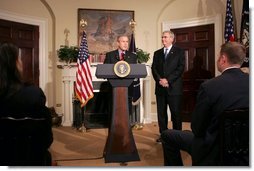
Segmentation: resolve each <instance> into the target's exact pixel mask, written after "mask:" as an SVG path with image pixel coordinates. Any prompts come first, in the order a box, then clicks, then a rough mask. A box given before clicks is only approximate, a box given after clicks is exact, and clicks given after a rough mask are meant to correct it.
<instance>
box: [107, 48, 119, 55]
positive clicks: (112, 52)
mask: <svg viewBox="0 0 254 171" xmlns="http://www.w3.org/2000/svg"><path fill="white" fill-rule="evenodd" d="M116 52H117V49H116V50H112V51H109V52H107V53H106V55H109V54H114V53H116Z"/></svg>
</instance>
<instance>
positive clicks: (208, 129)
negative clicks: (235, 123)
mask: <svg viewBox="0 0 254 171" xmlns="http://www.w3.org/2000/svg"><path fill="white" fill-rule="evenodd" d="M245 55H246V50H245V47H244V46H243V45H241V44H240V43H237V42H228V43H225V44H223V45H222V46H221V50H220V54H219V57H218V60H217V69H218V71H220V72H221V73H222V74H221V75H220V76H217V77H215V78H213V79H210V80H208V81H206V82H204V83H202V84H201V86H200V89H199V92H198V96H197V103H196V106H195V108H194V111H193V113H192V120H191V130H192V131H188V130H185V131H180V130H172V129H168V130H165V131H164V132H162V134H161V138H162V145H163V154H164V165H165V166H182V165H183V162H182V158H181V153H180V150H184V151H187V152H188V153H189V154H190V155H191V157H192V165H196V166H197V165H198V166H201V165H202V166H216V165H220V156H219V154H220V150H221V149H220V148H219V132H218V131H219V117H220V115H221V114H222V113H223V112H224V111H225V110H233V109H239V108H249V74H246V73H244V72H242V71H241V69H240V67H241V65H242V63H243V60H244V58H245Z"/></svg>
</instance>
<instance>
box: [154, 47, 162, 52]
mask: <svg viewBox="0 0 254 171" xmlns="http://www.w3.org/2000/svg"><path fill="white" fill-rule="evenodd" d="M161 51H163V48H160V49H158V50H156V51H154V53H159V52H161Z"/></svg>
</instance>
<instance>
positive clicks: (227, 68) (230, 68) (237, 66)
mask: <svg viewBox="0 0 254 171" xmlns="http://www.w3.org/2000/svg"><path fill="white" fill-rule="evenodd" d="M233 68H239V67H238V66H231V67H227V68H226V69H224V70H223V71H222V72H221V73H223V72H224V71H226V70H228V69H233Z"/></svg>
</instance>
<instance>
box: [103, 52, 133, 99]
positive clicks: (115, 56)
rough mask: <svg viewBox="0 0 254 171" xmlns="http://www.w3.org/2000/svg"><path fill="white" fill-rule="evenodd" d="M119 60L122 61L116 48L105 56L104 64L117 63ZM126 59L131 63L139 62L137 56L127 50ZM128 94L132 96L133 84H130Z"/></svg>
mask: <svg viewBox="0 0 254 171" xmlns="http://www.w3.org/2000/svg"><path fill="white" fill-rule="evenodd" d="M118 61H120V57H119V52H118V50H114V51H111V52H108V53H106V58H105V61H104V64H115V63H117V62H118ZM124 61H126V62H127V63H129V64H136V63H137V56H136V55H135V54H134V53H132V52H130V51H125V56H124ZM128 94H129V97H132V94H133V84H131V85H130V86H129V88H128Z"/></svg>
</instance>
